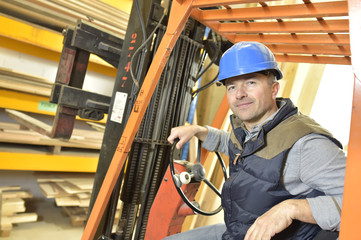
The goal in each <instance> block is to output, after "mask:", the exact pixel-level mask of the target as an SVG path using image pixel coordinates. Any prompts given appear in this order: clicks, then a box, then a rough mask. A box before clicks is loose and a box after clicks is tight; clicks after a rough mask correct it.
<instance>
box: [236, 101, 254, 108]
mask: <svg viewBox="0 0 361 240" xmlns="http://www.w3.org/2000/svg"><path fill="white" fill-rule="evenodd" d="M251 104H252V102H246V103H238V104H237V105H236V107H237V108H241V109H242V108H247V107H249V106H250V105H251Z"/></svg>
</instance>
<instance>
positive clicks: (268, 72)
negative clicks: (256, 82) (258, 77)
mask: <svg viewBox="0 0 361 240" xmlns="http://www.w3.org/2000/svg"><path fill="white" fill-rule="evenodd" d="M258 73H260V74H263V75H265V76H267V77H268V84H269V85H270V86H272V84H274V83H275V82H277V79H276V74H275V72H274V70H273V69H269V70H263V71H259V72H258Z"/></svg>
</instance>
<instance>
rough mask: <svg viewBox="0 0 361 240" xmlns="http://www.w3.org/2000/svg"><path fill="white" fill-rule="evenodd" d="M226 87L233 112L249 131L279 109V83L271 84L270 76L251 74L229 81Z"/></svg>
mask: <svg viewBox="0 0 361 240" xmlns="http://www.w3.org/2000/svg"><path fill="white" fill-rule="evenodd" d="M271 77H272V76H271ZM225 85H226V92H227V99H228V104H229V106H230V108H231V110H232V111H233V113H234V114H235V115H236V116H238V117H239V118H240V119H241V120H243V122H244V123H245V125H246V127H247V129H248V130H250V129H251V128H252V127H253V126H254V125H257V124H259V123H261V122H262V121H264V120H265V119H267V118H268V117H269V116H270V115H272V114H273V113H274V112H275V111H277V109H278V108H277V105H276V96H277V93H278V90H279V83H278V82H274V83H271V80H270V76H266V75H264V74H261V73H250V74H246V75H242V76H237V77H233V78H230V79H227V80H226V81H225Z"/></svg>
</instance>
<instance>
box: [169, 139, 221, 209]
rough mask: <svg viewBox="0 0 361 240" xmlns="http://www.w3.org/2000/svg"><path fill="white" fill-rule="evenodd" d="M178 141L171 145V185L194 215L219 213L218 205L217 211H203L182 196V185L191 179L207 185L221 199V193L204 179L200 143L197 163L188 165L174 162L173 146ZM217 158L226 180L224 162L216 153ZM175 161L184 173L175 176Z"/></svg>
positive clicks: (184, 161) (183, 161)
mask: <svg viewBox="0 0 361 240" xmlns="http://www.w3.org/2000/svg"><path fill="white" fill-rule="evenodd" d="M178 141H179V139H177V140H175V141H174V143H173V145H172V149H171V153H170V162H169V166H170V172H171V175H172V179H173V183H174V185H175V187H176V189H177V192H178V193H179V195H180V197H181V198H182V199H183V201H184V202H185V203H186V204H187V205H188V206H189V207H190V208H191V209H192V210H193V211H194V212H196V213H199V214H202V215H206V216H211V215H214V214H217V213H219V212H220V211H221V210H222V206H221V205H220V206H219V207H218V208H217V209H215V210H213V211H204V210H202V209H201V208H200V206H199V204H198V203H197V202H191V201H190V200H189V199H188V198H187V196H186V195H185V194H184V192H183V190H182V189H181V187H182V185H183V184H188V183H190V182H191V180H192V179H193V180H194V181H196V182H201V181H203V182H204V183H205V184H207V185H208V186H209V187H210V188H211V189H212V190H213V191H214V192H215V193H216V194H217V195H218V196H219V197H221V193H220V192H219V190H218V189H217V188H216V187H215V186H214V185H213V184H212V183H211V182H210V181H209V180H208V179H206V178H205V176H206V170H205V169H204V167H203V166H202V164H201V142H200V141H199V143H198V153H197V162H196V163H190V162H188V161H186V160H181V161H179V160H178V161H177V160H174V158H173V154H174V150H175V146H176V144H177V143H178ZM215 153H216V155H217V157H218V162H219V163H220V164H221V166H222V171H223V176H224V179H225V180H226V179H227V170H226V166H225V164H224V161H223V159H222V157H221V155H220V154H219V153H218V152H215ZM175 161H177V163H179V164H182V165H184V166H185V167H186V170H187V171H186V172H182V173H180V174H176V173H175V170H174V162H175Z"/></svg>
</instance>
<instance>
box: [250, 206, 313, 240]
mask: <svg viewBox="0 0 361 240" xmlns="http://www.w3.org/2000/svg"><path fill="white" fill-rule="evenodd" d="M294 219H296V220H300V221H302V222H307V223H313V224H316V221H315V219H314V218H313V216H312V212H311V208H310V206H309V204H308V201H307V200H306V199H290V200H286V201H283V202H281V203H279V204H277V205H275V206H274V207H272V208H271V209H270V210H268V211H267V212H265V213H264V214H263V215H262V216H260V217H258V218H257V219H256V221H255V222H254V223H253V225H252V226H251V227H250V228H249V229H248V231H247V234H246V237H245V238H244V240H269V239H271V237H273V236H274V235H276V234H277V233H279V232H282V231H283V230H285V229H286V228H287V227H288V226H290V225H291V223H292V221H293V220H294Z"/></svg>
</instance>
